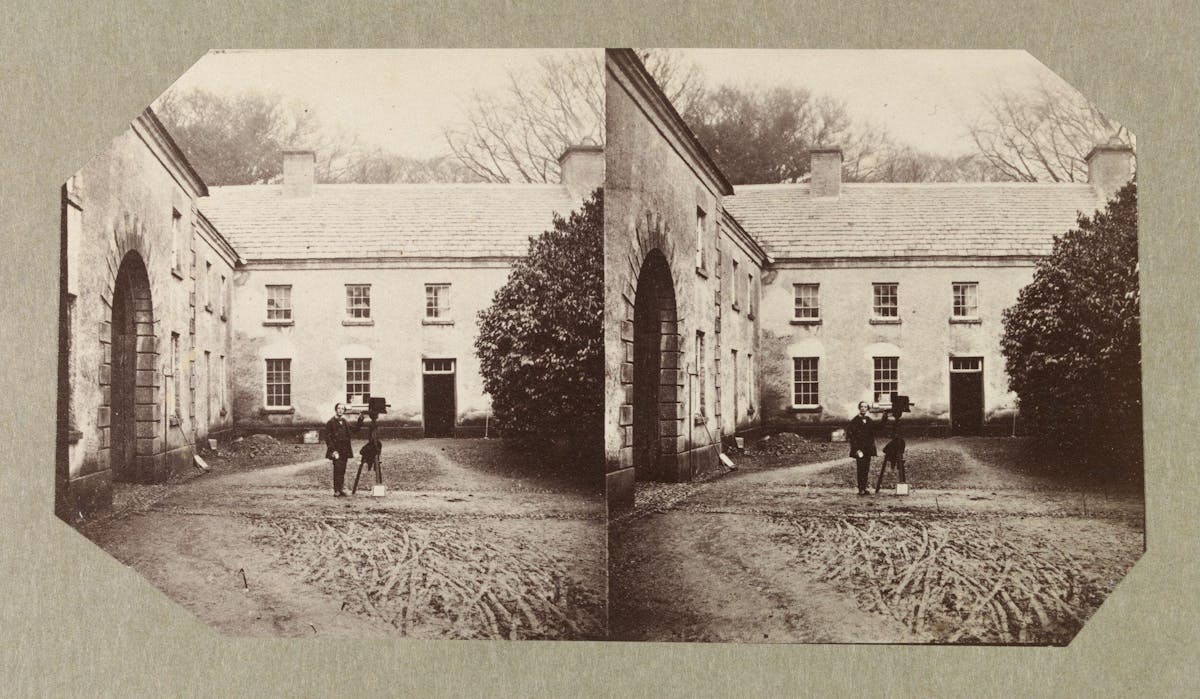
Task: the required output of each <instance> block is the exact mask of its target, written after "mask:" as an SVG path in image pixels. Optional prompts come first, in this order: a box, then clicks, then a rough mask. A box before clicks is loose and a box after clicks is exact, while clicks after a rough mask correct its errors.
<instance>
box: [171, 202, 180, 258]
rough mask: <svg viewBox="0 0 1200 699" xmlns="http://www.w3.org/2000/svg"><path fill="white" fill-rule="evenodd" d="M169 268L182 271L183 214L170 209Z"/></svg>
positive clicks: (177, 210)
mask: <svg viewBox="0 0 1200 699" xmlns="http://www.w3.org/2000/svg"><path fill="white" fill-rule="evenodd" d="M171 268H172V269H174V270H175V271H177V272H182V271H183V214H181V213H179V209H171Z"/></svg>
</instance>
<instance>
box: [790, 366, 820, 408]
mask: <svg viewBox="0 0 1200 699" xmlns="http://www.w3.org/2000/svg"><path fill="white" fill-rule="evenodd" d="M818 361H819V358H818V357H792V404H793V405H796V406H804V407H812V406H816V405H819V404H820V402H821V392H820V383H819V377H818V374H817V363H818Z"/></svg>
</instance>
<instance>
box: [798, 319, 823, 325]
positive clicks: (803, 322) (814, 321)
mask: <svg viewBox="0 0 1200 699" xmlns="http://www.w3.org/2000/svg"><path fill="white" fill-rule="evenodd" d="M791 324H792V325H820V324H821V319H820V318H792V320H791Z"/></svg>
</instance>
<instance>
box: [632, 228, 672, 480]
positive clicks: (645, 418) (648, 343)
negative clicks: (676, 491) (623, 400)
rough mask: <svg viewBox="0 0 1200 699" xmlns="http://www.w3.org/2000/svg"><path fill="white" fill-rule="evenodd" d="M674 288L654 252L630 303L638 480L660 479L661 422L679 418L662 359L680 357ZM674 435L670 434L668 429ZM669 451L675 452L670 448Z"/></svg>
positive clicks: (668, 272) (667, 269)
mask: <svg viewBox="0 0 1200 699" xmlns="http://www.w3.org/2000/svg"><path fill="white" fill-rule="evenodd" d="M675 320H676V319H675V288H674V286H673V285H672V282H671V270H670V267H669V266H668V265H667V259H666V258H665V257H664V256H663V254H662V253H661V252H659V251H658V250H652V251H651V252H650V253H649V254H648V255H647V256H646V261H645V262H644V263H643V264H642V270H641V272H640V273H639V274H638V279H637V293H636V295H635V298H634V302H633V467H634V475H635V477H636V478H637V479H638V480H656V479H663V478H664V477H665V476H666V475H667V474H666V473H665V471H666V464H664V463H663V459H664V456H663V445H662V437H663V422H664V421H672V420H677V417H678V416H677V414H676V413H677V403H678V395H677V391H676V387H675V386H674V385H673V383H672V385H670V386H669V387H667V389H666V390H664V386H663V379H662V375H663V369H673V368H675V367H676V366H677V361H676V362H674V363H670V364H669V365H664V357H666V358H668V359H669V358H671V357H675V358H677V357H678V350H679V347H678V343H679V338H678V334H677V332H676V325H675ZM670 434H671V435H673V434H675V433H674V432H671V433H670ZM672 451H673V450H672Z"/></svg>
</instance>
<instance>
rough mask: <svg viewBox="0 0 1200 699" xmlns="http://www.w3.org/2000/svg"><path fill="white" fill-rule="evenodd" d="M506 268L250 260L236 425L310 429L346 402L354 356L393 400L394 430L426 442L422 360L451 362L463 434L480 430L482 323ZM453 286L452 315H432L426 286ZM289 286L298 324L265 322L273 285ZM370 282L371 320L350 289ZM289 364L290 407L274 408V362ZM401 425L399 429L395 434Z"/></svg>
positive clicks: (234, 368)
mask: <svg viewBox="0 0 1200 699" xmlns="http://www.w3.org/2000/svg"><path fill="white" fill-rule="evenodd" d="M509 269H510V266H509V264H508V263H506V262H500V261H496V262H478V261H476V262H472V261H464V262H458V263H455V262H446V261H439V262H432V263H430V262H427V263H422V262H420V261H413V262H408V263H404V264H403V265H393V266H387V267H383V266H379V265H378V264H376V263H369V262H364V261H347V262H343V263H334V262H323V263H314V264H312V265H305V264H295V263H291V264H289V263H282V262H281V263H250V264H248V265H247V266H246V268H245V269H244V270H243V271H241V272H239V273H238V275H237V276H236V278H235V280H234V292H233V293H234V299H235V305H236V307H237V309H238V313H237V317H236V320H235V325H234V328H235V333H234V348H233V363H232V365H231V368H230V372H231V385H232V386H233V391H234V393H233V396H232V403H233V411H234V415H235V416H236V418H237V424H238V426H239V428H246V429H255V428H262V429H268V428H271V427H280V426H292V427H296V426H312V425H317V424H320V423H323V422H324V421H326V420H328V419H329V417H330V416H331V415H332V414H333V405H334V403H336V402H339V401H344V400H345V398H346V396H345V390H346V362H345V360H346V359H347V358H370V359H371V386H370V387H371V393H372V394H373V395H376V396H383V397H385V398H387V399H388V401H389V402H390V404H391V408H390V410H389V412H388V414H387V415H386V416H385V417H384V418H383V419H382V420H381V423H380V424H381V427H383V428H384V429H385V431H390V433H393V434H394V433H397V432H398V433H401V434H409V435H412V436H419V435H420V434H421V431H422V423H423V416H422V410H423V402H422V401H423V396H422V391H423V378H422V377H423V373H422V371H423V365H422V360H423V359H426V358H429V359H454V360H455V365H456V366H455V371H456V376H455V389H456V391H455V392H456V430H455V432H456V434H463V435H467V434H474V433H476V432H478V433H479V434H482V433H483V430H484V423H485V419H486V417H487V416H488V415H490V409H491V402H490V400H489V398H488V396H487V394H485V393H484V391H483V382H482V378H481V377H480V373H479V360H478V358H477V357H476V356H475V344H474V343H475V338H476V336H477V335H478V329H479V326H478V321H477V316H478V313H479V311H480V310H482V309H484V308H486V307H488V306H489V305H491V302H492V297H493V295H494V294H495V292H496V290H497V289H498V288H499V287H500V286H501V285H503V284H504V282H505V281H506V280H507V278H508V273H509ZM427 283H437V284H449V285H450V309H451V310H450V316H449V318H448V319H444V320H439V321H431V320H427V319H426V318H425V285H426V284H427ZM275 284H280V285H289V284H290V285H291V287H292V290H291V304H292V321H291V323H290V324H276V323H272V322H270V321H268V320H267V318H266V315H267V313H266V309H267V296H266V294H267V292H266V287H267V285H275ZM347 284H370V285H371V290H370V296H371V301H370V320H369V321H366V322H364V321H363V320H362V319H353V318H350V317H349V316H348V313H347V301H346V285H347ZM281 358H288V359H291V360H292V361H291V406H290V408H289V409H286V410H273V409H267V406H266V404H265V402H266V401H265V372H266V360H267V359H281ZM397 428H399V429H397Z"/></svg>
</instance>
